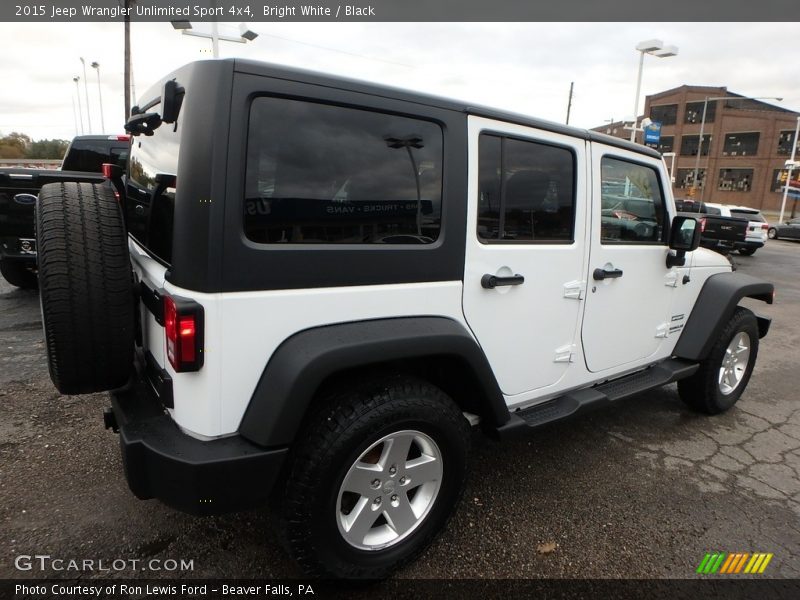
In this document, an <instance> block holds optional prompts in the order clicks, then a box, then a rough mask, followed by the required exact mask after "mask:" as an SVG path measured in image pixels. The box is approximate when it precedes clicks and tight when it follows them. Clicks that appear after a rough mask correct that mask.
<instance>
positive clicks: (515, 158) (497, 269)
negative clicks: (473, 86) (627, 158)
mask: <svg viewBox="0 0 800 600" xmlns="http://www.w3.org/2000/svg"><path fill="white" fill-rule="evenodd" d="M469 172H470V180H469V192H468V198H469V208H468V214H467V216H468V219H467V244H466V264H465V270H464V296H463V307H464V315H465V317H466V320H467V322H468V324H469V326H470V328H471V329H472V331H473V333H474V334H475V336H476V338H477V339H478V342H479V343H480V345H481V347H482V348H483V350H484V352H485V353H486V356H487V358H488V360H489V363H490V364H491V366H492V370H493V371H494V373H495V376H496V377H497V381H498V383H499V385H500V388H501V390H502V391H503V393H504V394H505V395H507V396H512V395H516V394H521V393H523V392H527V391H530V390H536V389H541V388H546V387H553V386H556V385H557V384H558V382H559V381H560V380H561V379H562V378H563V377H564V376H565V374H566V373H567V370H568V369H569V368H570V365H571V364H572V363H573V361H574V360H575V356H576V349H575V342H576V336H577V322H578V318H579V316H580V307H581V298H582V297H583V294H584V290H585V272H584V271H585V262H586V261H585V259H586V256H585V248H586V245H585V244H586V241H585V231H586V227H585V223H586V202H585V197H586V192H587V190H586V187H585V180H586V176H585V174H586V151H585V141H584V140H582V139H578V138H573V137H570V136H566V135H562V134H557V133H552V132H547V131H542V130H537V129H532V128H529V127H522V126H519V125H512V124H507V123H500V122H496V121H492V120H488V119H482V118H478V117H469Z"/></svg>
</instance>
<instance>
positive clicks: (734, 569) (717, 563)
mask: <svg viewBox="0 0 800 600" xmlns="http://www.w3.org/2000/svg"><path fill="white" fill-rule="evenodd" d="M773 556H774V554H772V553H766V552H756V553H754V554H750V553H748V552H733V553H730V554H728V553H726V552H707V553H706V555H705V556H704V557H703V560H702V561H700V564H699V565H698V567H697V570H696V571H695V572H696V573H699V574H702V575H713V574H714V573H720V574H728V575H730V574H734V573H742V572H744V573H748V574H752V575H755V574H760V573H763V572H764V570H765V569H766V568H767V565H768V564H769V562H770V561H771V560H772V557H773ZM745 565H746V566H745ZM742 569H744V571H742Z"/></svg>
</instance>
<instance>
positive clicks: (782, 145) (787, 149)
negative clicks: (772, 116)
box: [778, 131, 800, 156]
mask: <svg viewBox="0 0 800 600" xmlns="http://www.w3.org/2000/svg"><path fill="white" fill-rule="evenodd" d="M793 139H794V131H781V133H780V135H779V136H778V154H781V155H783V156H790V155H791V154H792V140H793ZM797 152H798V153H800V144H797Z"/></svg>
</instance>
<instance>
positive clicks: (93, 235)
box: [36, 60, 773, 577]
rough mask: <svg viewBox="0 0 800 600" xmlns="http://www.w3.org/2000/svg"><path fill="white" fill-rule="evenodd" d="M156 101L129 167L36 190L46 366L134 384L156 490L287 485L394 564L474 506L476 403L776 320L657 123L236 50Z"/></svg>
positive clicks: (706, 374) (279, 491)
mask: <svg viewBox="0 0 800 600" xmlns="http://www.w3.org/2000/svg"><path fill="white" fill-rule="evenodd" d="M144 100H145V104H143V105H142V106H141V107H136V108H135V109H134V110H133V111H132V115H131V117H130V119H129V120H128V123H127V126H126V128H127V130H128V131H129V132H130V133H131V134H132V135H133V138H132V148H131V153H130V160H129V164H128V168H127V172H126V173H122V172H121V169H113V168H110V167H109V168H108V169H107V171H106V173H107V176H108V177H109V180H110V181H109V182H107V183H105V184H102V185H93V184H88V183H64V184H54V185H49V186H46V187H45V188H43V189H42V192H41V195H40V197H39V201H38V205H37V217H36V225H37V237H38V240H39V276H40V282H41V283H40V286H41V301H42V309H43V315H44V327H45V333H46V342H47V351H48V358H49V365H50V372H51V374H52V379H53V381H54V383H55V385H56V387H58V389H59V390H60V391H61V392H62V393H65V394H78V393H87V392H95V391H102V390H112V391H111V398H112V404H113V408H111V409H109V410H108V411H107V412H106V415H105V418H106V425H107V426H108V427H111V428H113V429H114V430H115V431H119V434H120V442H121V447H122V454H123V458H124V464H125V474H126V476H127V479H128V482H129V484H130V487H131V489H132V491H133V492H134V494H136V495H137V496H138V497H139V498H158V499H160V500H162V501H163V502H165V503H167V504H169V505H170V506H173V507H175V508H178V509H181V510H184V511H188V512H190V513H195V514H210V513H218V512H223V511H229V510H236V509H245V508H251V507H255V506H259V505H263V504H265V503H266V502H267V501H268V500H269V499H270V498H273V499H277V500H276V504H277V505H278V506H277V507H276V510H278V511H280V514H281V516H282V521H281V522H282V523H283V529H284V532H283V533H284V535H285V537H286V540H287V542H288V546H289V548H290V549H291V551H292V552H293V554H294V555H295V557H296V558H297V559H298V560H299V561H300V563H301V564H302V566H303V567H304V568H305V569H306V570H307V571H308V572H310V573H313V574H317V575H321V576H328V577H331V576H332V577H383V576H386V575H387V574H388V573H389V572H390V571H391V570H392V569H394V568H395V567H397V566H398V565H400V564H402V563H404V562H405V561H408V560H410V559H411V558H413V557H414V556H415V555H417V554H419V553H420V552H421V551H422V550H423V548H425V546H426V545H427V544H428V543H430V541H431V540H432V539H433V538H434V536H435V535H436V534H437V533H438V532H439V531H440V530H441V529H442V528H443V526H444V525H445V523H446V522H447V520H448V517H449V516H450V515H451V513H452V512H453V510H454V508H455V506H456V504H457V502H458V500H459V497H460V495H461V492H462V487H463V483H464V478H465V477H466V473H467V457H468V450H469V443H470V426H471V425H476V424H480V427H481V428H482V429H483V431H484V432H486V433H487V434H491V435H495V436H499V437H504V436H508V435H512V434H516V433H519V432H526V431H528V430H530V429H533V428H536V427H539V426H542V425H545V424H548V423H552V422H554V421H557V420H560V419H564V418H566V417H569V416H570V415H573V414H575V413H578V412H581V411H583V410H585V409H587V408H589V407H593V406H596V405H602V404H605V403H608V402H614V401H616V400H619V399H621V398H625V397H628V396H632V395H635V394H641V393H642V392H645V391H647V390H649V389H652V388H655V387H657V386H662V385H664V384H667V383H670V382H674V381H677V382H678V392H679V395H680V397H681V398H682V399H683V400H684V401H685V402H686V403H687V404H689V405H690V406H691V407H692V408H694V409H697V410H700V411H703V412H706V413H711V414H713V413H719V412H721V411H724V410H727V409H729V408H730V407H731V406H732V405H733V404H734V403H735V402H736V400H737V399H738V398H739V397H740V396H741V394H742V392H743V391H744V389H745V387H746V385H747V382H748V380H749V378H750V375H751V372H752V370H753V365H754V363H755V360H756V354H757V351H758V343H759V338H761V337H763V336H764V335H766V333H767V330H768V328H769V324H770V321H769V320H768V319H766V318H762V317H757V316H755V315H754V314H753V313H752V312H750V311H749V310H747V309H745V308H742V307H739V306H738V303H739V301H740V300H741V299H742V298H743V297H751V298H757V299H759V300H763V301H764V302H768V303H771V302H772V299H773V286H772V285H771V284H768V283H764V282H761V281H759V280H757V279H754V278H752V277H748V276H746V275H742V274H739V273H732V272H731V266H730V264H729V263H728V261H727V260H726V259H725V258H724V257H722V256H720V255H719V254H716V253H714V252H710V251H705V250H702V249H697V245H698V241H699V236H700V230H699V227H698V225H697V222H696V221H695V220H694V219H693V218H691V217H678V216H675V207H674V203H673V200H672V196H671V193H670V185H669V177H668V175H667V172H666V170H665V167H664V164H663V161H662V159H661V157H660V155H659V154H658V153H656V152H655V151H652V150H650V149H648V148H645V147H643V146H639V145H634V144H630V143H627V142H624V141H621V140H619V139H614V138H611V137H607V136H603V135H600V134H597V133H594V132H590V131H585V130H580V129H574V128H570V127H565V126H562V125H557V124H554V123H550V122H545V121H539V120H536V119H532V118H528V117H524V116H520V115H515V114H506V113H501V112H496V111H493V110H489V109H485V108H477V107H472V106H466V105H464V104H459V103H457V102H453V101H448V100H442V99H439V98H433V97H428V96H423V95H417V94H412V93H408V92H402V91H398V90H394V89H388V88H384V87H380V86H376V85H371V84H366V83H361V82H356V81H349V80H345V79H338V78H333V77H327V76H323V75H319V74H314V73H309V72H303V71H298V70H294V69H288V68H283V67H276V66H271V65H266V64H260V63H255V62H247V61H240V60H235V61H234V60H226V61H209V62H198V63H193V64H190V65H187V66H185V67H183V68H181V69H179V70H178V71H176V72H174V73H172V74H171V75H169V76H168V77H166V78H165V79H164V80H163V82H162V84H161V85H159V86H158V87H154V88H152V89H151V90H150V91H149V92H148V93H147V94H146V96H145V98H144ZM115 196H118V199H117V198H116V197H115ZM642 400H643V401H646V396H644V397H643V398H642Z"/></svg>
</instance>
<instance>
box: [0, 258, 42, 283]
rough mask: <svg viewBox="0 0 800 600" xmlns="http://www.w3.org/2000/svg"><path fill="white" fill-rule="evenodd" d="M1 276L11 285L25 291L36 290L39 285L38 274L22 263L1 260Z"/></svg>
mask: <svg viewBox="0 0 800 600" xmlns="http://www.w3.org/2000/svg"><path fill="white" fill-rule="evenodd" d="M0 275H2V276H3V278H4V279H5V280H6V281H7V282H8V283H10V284H11V285H13V286H16V287H18V288H21V289H23V290H35V289H36V288H37V286H38V285H39V282H38V281H37V279H36V273H34V272H33V271H32V270H31V269H29V268H28V267H27V266H26V265H25V263H24V262H22V261H18V260H8V259H3V260H0Z"/></svg>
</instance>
